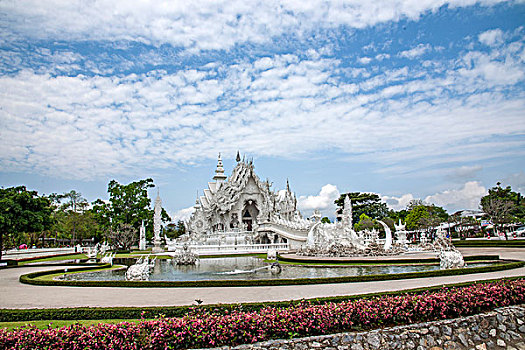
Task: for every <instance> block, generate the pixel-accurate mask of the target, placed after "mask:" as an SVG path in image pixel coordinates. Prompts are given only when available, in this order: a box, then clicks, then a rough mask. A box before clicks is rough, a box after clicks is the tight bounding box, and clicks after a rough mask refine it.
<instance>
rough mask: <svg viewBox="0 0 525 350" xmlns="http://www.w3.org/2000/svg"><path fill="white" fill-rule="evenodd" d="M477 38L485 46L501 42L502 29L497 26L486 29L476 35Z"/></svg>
mask: <svg viewBox="0 0 525 350" xmlns="http://www.w3.org/2000/svg"><path fill="white" fill-rule="evenodd" d="M478 40H479V41H480V42H481V43H482V44H485V45H487V46H494V45H499V44H501V43H502V42H503V31H502V30H501V29H499V28H498V29H492V30H487V31H486V32H483V33H481V34H480V35H479V36H478Z"/></svg>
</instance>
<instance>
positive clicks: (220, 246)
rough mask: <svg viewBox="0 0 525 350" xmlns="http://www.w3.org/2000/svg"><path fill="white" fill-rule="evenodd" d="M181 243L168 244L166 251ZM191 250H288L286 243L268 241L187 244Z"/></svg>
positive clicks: (179, 247) (223, 252)
mask: <svg viewBox="0 0 525 350" xmlns="http://www.w3.org/2000/svg"><path fill="white" fill-rule="evenodd" d="M183 246H184V245H183V244H170V245H169V246H168V252H174V251H177V250H179V249H183ZM189 248H190V249H191V251H192V252H194V253H196V254H198V255H206V254H210V255H216V254H217V255H220V254H246V253H266V252H267V251H268V250H276V251H279V252H287V251H289V250H290V246H289V245H288V243H268V244H218V245H208V244H202V245H192V244H190V245H189Z"/></svg>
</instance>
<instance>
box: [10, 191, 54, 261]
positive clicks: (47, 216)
mask: <svg viewBox="0 0 525 350" xmlns="http://www.w3.org/2000/svg"><path fill="white" fill-rule="evenodd" d="M51 213H52V208H51V201H50V199H49V198H47V197H45V196H42V197H41V196H38V193H37V192H36V191H28V190H27V189H26V187H25V186H18V187H10V188H5V189H4V188H1V189H0V259H1V257H2V250H3V249H4V239H6V240H8V239H11V241H12V242H14V241H15V239H16V236H18V235H20V234H21V233H24V232H26V233H33V232H42V231H44V230H46V229H48V228H49V227H51V224H52V217H51Z"/></svg>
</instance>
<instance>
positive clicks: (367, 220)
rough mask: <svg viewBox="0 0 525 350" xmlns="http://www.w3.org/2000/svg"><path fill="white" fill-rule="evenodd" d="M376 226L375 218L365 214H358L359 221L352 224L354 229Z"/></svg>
mask: <svg viewBox="0 0 525 350" xmlns="http://www.w3.org/2000/svg"><path fill="white" fill-rule="evenodd" d="M375 226H376V224H375V220H374V219H372V218H371V217H370V216H368V215H366V214H364V213H363V214H361V215H360V216H359V221H358V222H357V224H355V225H354V229H355V230H356V231H364V230H371V229H373V228H374V227H375Z"/></svg>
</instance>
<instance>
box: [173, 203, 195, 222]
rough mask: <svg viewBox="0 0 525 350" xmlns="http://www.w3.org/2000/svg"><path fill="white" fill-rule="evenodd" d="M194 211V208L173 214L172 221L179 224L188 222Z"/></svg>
mask: <svg viewBox="0 0 525 350" xmlns="http://www.w3.org/2000/svg"><path fill="white" fill-rule="evenodd" d="M194 211H195V208H194V207H193V206H191V207H188V208H183V209H180V210H177V211H176V212H174V213H172V214H171V221H172V222H174V223H176V222H178V221H179V220H181V221H186V220H188V219H189V218H190V216H191V214H193V212H194Z"/></svg>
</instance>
